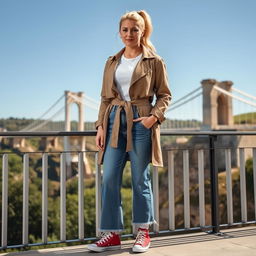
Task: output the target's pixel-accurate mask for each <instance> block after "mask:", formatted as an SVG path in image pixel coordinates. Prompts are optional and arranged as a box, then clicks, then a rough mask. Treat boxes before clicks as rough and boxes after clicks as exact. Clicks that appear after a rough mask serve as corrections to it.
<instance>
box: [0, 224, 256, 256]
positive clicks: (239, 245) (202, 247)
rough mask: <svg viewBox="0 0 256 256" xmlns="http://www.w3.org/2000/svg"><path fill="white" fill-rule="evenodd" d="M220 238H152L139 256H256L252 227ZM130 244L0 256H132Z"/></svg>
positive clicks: (197, 235)
mask: <svg viewBox="0 0 256 256" xmlns="http://www.w3.org/2000/svg"><path fill="white" fill-rule="evenodd" d="M222 233H223V236H216V235H212V234H207V233H203V232H200V233H190V234H185V235H184V234H180V235H172V236H162V237H156V238H152V243H151V248H150V250H149V251H148V252H146V253H143V254H142V255H145V256H146V255H152V256H158V255H159V256H160V255H161V256H163V255H164V256H166V255H168V256H169V255H170V256H174V255H175V256H176V255H177V256H254V255H255V256H256V227H254V226H251V227H246V228H239V229H226V230H222ZM132 244H133V241H132V240H129V241H123V245H122V249H121V250H119V251H109V252H103V253H93V252H89V251H88V250H87V248H86V245H79V246H70V247H59V248H53V249H42V250H31V251H26V252H20V253H17V252H16V253H4V254H1V255H17V256H24V255H28V256H38V255H41V256H59V255H64V256H92V255H101V256H105V255H122V256H127V255H130V254H134V253H133V252H132V250H131V247H132Z"/></svg>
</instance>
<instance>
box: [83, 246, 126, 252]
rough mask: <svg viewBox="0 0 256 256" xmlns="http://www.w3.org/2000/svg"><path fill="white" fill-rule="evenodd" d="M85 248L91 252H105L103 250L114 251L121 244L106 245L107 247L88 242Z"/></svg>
mask: <svg viewBox="0 0 256 256" xmlns="http://www.w3.org/2000/svg"><path fill="white" fill-rule="evenodd" d="M87 249H88V250H90V251H93V252H105V251H115V250H120V249H121V245H116V246H108V247H99V246H97V245H94V244H89V245H88V246H87Z"/></svg>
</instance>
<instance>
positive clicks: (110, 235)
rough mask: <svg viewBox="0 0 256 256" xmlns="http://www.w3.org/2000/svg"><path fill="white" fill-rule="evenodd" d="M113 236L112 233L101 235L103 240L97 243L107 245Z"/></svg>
mask: <svg viewBox="0 0 256 256" xmlns="http://www.w3.org/2000/svg"><path fill="white" fill-rule="evenodd" d="M112 236H113V234H112V233H111V232H104V233H102V235H101V239H100V240H99V241H98V242H97V243H99V244H102V243H105V242H107V241H108V240H109V238H111V237H112Z"/></svg>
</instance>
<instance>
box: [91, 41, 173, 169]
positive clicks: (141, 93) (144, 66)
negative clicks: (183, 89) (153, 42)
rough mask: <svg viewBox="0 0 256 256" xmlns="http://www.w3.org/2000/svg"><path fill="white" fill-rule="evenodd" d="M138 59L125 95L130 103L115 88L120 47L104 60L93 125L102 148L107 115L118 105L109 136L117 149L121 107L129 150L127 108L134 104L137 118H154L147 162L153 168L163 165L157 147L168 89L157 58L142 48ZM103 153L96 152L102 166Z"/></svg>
mask: <svg viewBox="0 0 256 256" xmlns="http://www.w3.org/2000/svg"><path fill="white" fill-rule="evenodd" d="M142 48H143V49H142V58H141V59H140V61H139V62H138V64H137V66H136V67H135V69H134V72H133V75H132V79H131V84H130V89H129V95H130V98H131V101H124V100H122V98H121V95H120V93H119V91H118V89H117V87H116V85H115V81H114V72H115V69H116V67H117V64H118V62H119V60H120V58H121V56H122V54H123V52H124V49H125V48H123V49H122V50H121V51H120V52H118V53H117V54H116V55H114V56H111V57H109V58H108V60H107V62H106V65H105V69H104V74H103V84H102V90H101V104H100V109H99V114H98V120H97V121H96V122H95V127H96V129H97V128H98V126H100V125H102V127H103V131H104V146H105V143H106V132H107V124H108V116H109V113H110V111H111V108H112V106H113V105H119V107H118V110H117V112H116V116H115V120H114V126H113V130H112V135H111V146H112V147H117V145H118V144H117V142H118V132H119V122H120V119H119V117H120V111H121V109H122V108H123V109H124V110H125V112H126V118H127V148H126V151H127V152H128V151H130V150H131V149H132V132H131V129H132V124H133V121H132V119H133V114H132V108H131V105H137V108H138V113H139V116H140V117H143V116H149V115H154V116H156V117H157V119H158V122H156V123H155V124H154V125H153V126H152V127H151V130H152V133H151V139H152V158H151V163H152V164H153V165H154V166H163V159H162V151H161V145H160V124H161V123H162V122H163V121H164V120H165V117H164V113H165V111H166V109H167V107H168V105H169V103H170V100H171V92H170V90H169V88H168V78H167V73H166V67H165V64H164V62H163V60H162V58H161V57H160V56H158V55H157V54H155V53H153V52H151V51H150V50H148V49H147V48H146V47H144V46H143V47H142ZM154 95H156V102H155V105H154V106H153V105H152V104H151V103H152V101H153V96H154ZM103 157H104V151H102V150H100V151H99V155H98V164H102V163H103Z"/></svg>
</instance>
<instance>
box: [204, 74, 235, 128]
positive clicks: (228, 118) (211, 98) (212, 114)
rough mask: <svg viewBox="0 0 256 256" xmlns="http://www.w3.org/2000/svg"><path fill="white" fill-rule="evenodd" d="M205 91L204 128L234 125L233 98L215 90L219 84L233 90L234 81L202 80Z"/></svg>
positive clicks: (223, 87)
mask: <svg viewBox="0 0 256 256" xmlns="http://www.w3.org/2000/svg"><path fill="white" fill-rule="evenodd" d="M201 85H202V91H203V127H202V128H203V129H204V130H214V129H218V128H220V127H221V126H222V127H224V126H226V127H228V126H232V125H233V106H232V98H231V97H228V96H227V95H224V94H223V93H221V92H219V91H217V90H214V86H218V87H220V88H221V89H223V90H226V91H228V92H231V87H232V85H233V82H232V81H222V82H218V81H216V80H215V79H206V80H202V81H201Z"/></svg>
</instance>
